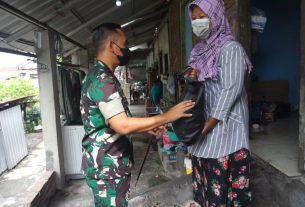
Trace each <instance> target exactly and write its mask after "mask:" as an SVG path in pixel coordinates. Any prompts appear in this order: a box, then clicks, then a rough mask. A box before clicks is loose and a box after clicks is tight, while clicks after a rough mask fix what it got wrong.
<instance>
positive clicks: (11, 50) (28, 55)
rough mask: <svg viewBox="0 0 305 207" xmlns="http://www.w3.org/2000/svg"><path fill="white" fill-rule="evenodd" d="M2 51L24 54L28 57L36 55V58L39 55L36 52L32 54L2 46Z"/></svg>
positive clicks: (0, 49) (0, 48)
mask: <svg viewBox="0 0 305 207" xmlns="http://www.w3.org/2000/svg"><path fill="white" fill-rule="evenodd" d="M0 52H5V53H10V54H14V55H22V56H27V57H34V58H36V57H37V56H36V55H35V54H32V53H28V52H21V51H18V50H13V49H9V48H3V47H0Z"/></svg>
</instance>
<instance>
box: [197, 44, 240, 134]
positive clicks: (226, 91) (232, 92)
mask: <svg viewBox="0 0 305 207" xmlns="http://www.w3.org/2000/svg"><path fill="white" fill-rule="evenodd" d="M221 67H222V69H221V71H220V77H219V81H220V83H221V90H220V92H219V93H218V95H217V98H216V102H215V104H214V107H213V108H212V112H211V115H210V117H209V118H208V120H207V121H206V123H205V124H204V127H203V131H202V133H203V134H207V133H209V132H210V131H211V130H212V129H213V128H214V127H215V126H216V125H217V124H218V123H219V121H224V120H226V119H227V118H228V116H229V113H230V110H231V108H232V107H233V105H234V103H235V101H236V99H237V98H238V97H239V96H240V94H241V92H242V90H243V86H244V77H245V71H246V70H245V69H246V68H245V67H246V65H245V62H244V53H243V49H242V48H241V46H240V45H236V44H233V45H231V46H229V47H228V48H226V51H225V52H224V53H223V54H222V55H221Z"/></svg>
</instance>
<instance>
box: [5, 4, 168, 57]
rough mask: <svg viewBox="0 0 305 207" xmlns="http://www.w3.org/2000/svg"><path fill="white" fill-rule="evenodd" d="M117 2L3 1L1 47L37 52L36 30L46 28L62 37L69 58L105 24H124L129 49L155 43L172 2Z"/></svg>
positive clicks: (64, 49)
mask: <svg viewBox="0 0 305 207" xmlns="http://www.w3.org/2000/svg"><path fill="white" fill-rule="evenodd" d="M115 1H116V0H86V1H84V0H43V1H41V0H27V1H24V0H3V1H1V0H0V16H1V19H0V48H8V49H12V50H18V51H24V52H29V53H34V52H35V51H34V40H35V32H34V31H35V30H37V29H39V28H41V27H42V28H43V27H45V28H51V29H53V30H54V31H56V32H58V33H59V34H61V40H62V42H63V46H64V47H63V54H65V55H69V54H71V53H72V52H73V51H76V50H78V49H79V48H80V47H79V46H80V45H87V44H88V43H89V42H90V35H91V30H92V29H93V28H94V27H96V26H98V25H99V24H101V23H103V22H115V23H119V24H121V25H122V26H123V27H124V29H125V30H126V33H127V36H128V39H129V43H128V44H129V46H130V47H132V46H135V45H138V44H141V43H145V42H150V41H152V40H153V38H154V33H155V28H156V27H158V26H159V25H160V23H161V21H162V19H163V18H164V16H165V15H166V13H167V10H168V4H169V0H155V1H152V0H122V5H121V6H120V7H118V6H116V2H115ZM29 22H31V23H29ZM39 23H41V24H39ZM71 42H73V43H71ZM76 44H79V45H78V46H77V45H76Z"/></svg>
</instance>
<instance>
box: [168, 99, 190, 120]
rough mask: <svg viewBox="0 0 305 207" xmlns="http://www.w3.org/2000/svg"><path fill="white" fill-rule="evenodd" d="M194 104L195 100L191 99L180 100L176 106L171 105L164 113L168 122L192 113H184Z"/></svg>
mask: <svg viewBox="0 0 305 207" xmlns="http://www.w3.org/2000/svg"><path fill="white" fill-rule="evenodd" d="M194 106H195V102H193V101H191V100H190V101H182V102H181V103H179V104H177V105H176V106H174V107H172V108H171V109H170V110H169V111H168V112H166V113H164V116H166V118H167V120H168V122H173V121H176V120H178V119H180V118H185V117H191V116H192V114H187V113H185V112H186V111H188V110H190V109H191V108H193V107H194Z"/></svg>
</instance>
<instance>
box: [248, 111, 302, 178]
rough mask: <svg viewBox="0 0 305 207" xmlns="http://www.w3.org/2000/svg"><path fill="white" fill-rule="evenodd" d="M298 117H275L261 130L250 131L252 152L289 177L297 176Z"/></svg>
mask: <svg viewBox="0 0 305 207" xmlns="http://www.w3.org/2000/svg"><path fill="white" fill-rule="evenodd" d="M298 123H299V122H298V118H297V117H292V118H291V119H277V120H276V121H275V122H274V123H272V124H269V125H268V126H266V127H265V129H264V130H263V131H262V132H259V133H252V135H251V137H252V139H251V141H250V145H251V149H252V152H253V153H254V154H256V155H257V156H259V157H260V158H262V159H263V160H265V161H266V162H268V163H270V164H271V165H272V166H274V167H275V168H277V169H278V170H280V171H282V172H283V173H285V174H286V175H288V176H290V177H294V176H299V175H301V172H299V170H298V134H299V132H298Z"/></svg>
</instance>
